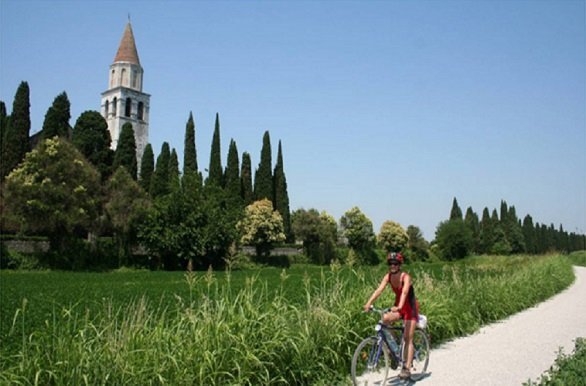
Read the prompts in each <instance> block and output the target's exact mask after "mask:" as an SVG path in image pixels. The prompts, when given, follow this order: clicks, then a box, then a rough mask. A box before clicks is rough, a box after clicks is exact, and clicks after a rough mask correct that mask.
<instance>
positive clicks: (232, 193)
mask: <svg viewBox="0 0 586 386" xmlns="http://www.w3.org/2000/svg"><path fill="white" fill-rule="evenodd" d="M224 176H225V178H226V192H227V193H228V197H230V198H237V199H239V200H240V162H239V161H238V148H237V147H236V142H235V141H234V140H233V139H232V140H230V148H229V150H228V163H227V165H226V173H225V174H224Z"/></svg>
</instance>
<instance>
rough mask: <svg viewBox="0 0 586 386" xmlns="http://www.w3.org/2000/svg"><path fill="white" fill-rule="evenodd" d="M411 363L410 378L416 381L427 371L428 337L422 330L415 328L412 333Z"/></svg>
mask: <svg viewBox="0 0 586 386" xmlns="http://www.w3.org/2000/svg"><path fill="white" fill-rule="evenodd" d="M413 347H414V351H413V365H412V368H411V379H413V380H414V381H417V380H418V379H420V378H422V377H423V376H424V375H425V372H426V371H427V365H428V364H429V352H430V348H429V339H428V338H427V334H426V332H425V331H424V330H421V329H419V328H418V329H416V330H415V333H414V334H413Z"/></svg>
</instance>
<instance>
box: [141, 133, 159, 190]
mask: <svg viewBox="0 0 586 386" xmlns="http://www.w3.org/2000/svg"><path fill="white" fill-rule="evenodd" d="M154 170H155V154H154V153H153V147H152V146H151V144H150V143H147V145H146V147H145V148H144V153H142V160H141V161H140V180H139V184H140V186H141V187H142V189H143V190H144V191H145V192H148V191H149V188H150V186H151V178H152V176H153V171H154Z"/></svg>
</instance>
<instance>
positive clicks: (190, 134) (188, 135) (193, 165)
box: [183, 112, 197, 174]
mask: <svg viewBox="0 0 586 386" xmlns="http://www.w3.org/2000/svg"><path fill="white" fill-rule="evenodd" d="M184 146H185V147H184V150H183V174H187V173H189V172H193V173H197V153H196V150H195V122H194V121H193V114H192V113H191V112H190V113H189V119H188V120H187V124H186V125H185V144H184Z"/></svg>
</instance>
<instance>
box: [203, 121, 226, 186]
mask: <svg viewBox="0 0 586 386" xmlns="http://www.w3.org/2000/svg"><path fill="white" fill-rule="evenodd" d="M208 170H209V174H208V179H207V181H206V185H210V186H211V185H215V186H220V187H222V186H223V183H222V181H223V175H222V154H221V147H220V115H219V114H217V113H216V127H215V129H214V136H213V138H212V150H211V153H210V168H209V169H208Z"/></svg>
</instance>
